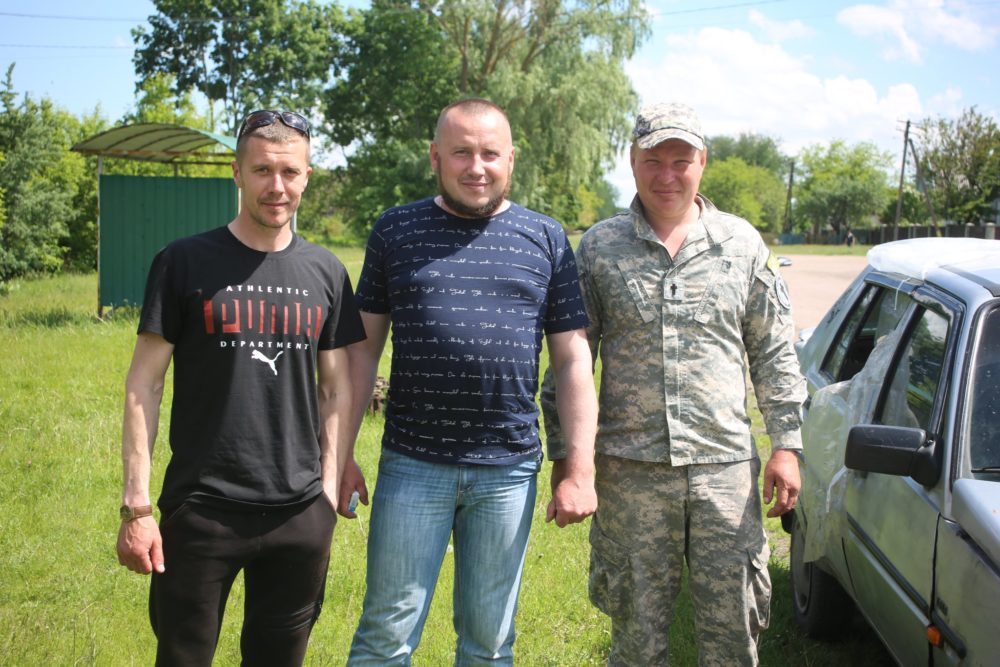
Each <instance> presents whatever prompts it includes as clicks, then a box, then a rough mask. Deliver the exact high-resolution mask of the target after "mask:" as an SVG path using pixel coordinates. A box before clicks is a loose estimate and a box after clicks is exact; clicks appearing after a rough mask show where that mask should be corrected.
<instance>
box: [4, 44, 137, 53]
mask: <svg viewBox="0 0 1000 667" xmlns="http://www.w3.org/2000/svg"><path fill="white" fill-rule="evenodd" d="M0 47H3V48H12V49H129V50H130V51H131V50H133V49H135V47H134V46H132V45H131V44H129V45H125V44H122V45H121V46H90V45H88V44H0Z"/></svg>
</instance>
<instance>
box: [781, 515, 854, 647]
mask: <svg viewBox="0 0 1000 667" xmlns="http://www.w3.org/2000/svg"><path fill="white" fill-rule="evenodd" d="M791 534H792V536H791V549H790V553H789V557H788V560H789V568H788V569H789V573H790V575H791V576H790V579H791V590H792V611H793V612H794V614H795V622H796V623H797V624H798V625H799V627H800V628H802V630H803V631H804V632H805V633H806V635H808V636H809V637H812V638H813V639H823V640H834V639H838V638H840V637H841V636H843V634H844V631H845V630H846V629H847V626H848V625H849V624H850V622H851V620H852V619H853V617H854V613H855V609H854V602H853V601H852V600H851V598H850V597H849V596H848V595H847V593H846V592H844V589H843V588H842V587H841V586H840V584H839V583H838V582H837V580H836V579H834V578H833V577H832V576H830V575H829V574H827V573H826V572H824V571H823V570H822V569H820V568H819V567H818V566H817V565H815V564H814V563H806V562H804V561H803V555H804V554H805V546H806V531H805V526H803V525H802V523H801V520H800V519H799V517H798V516H797V515H796V516H795V518H794V519H793V520H792V529H791Z"/></svg>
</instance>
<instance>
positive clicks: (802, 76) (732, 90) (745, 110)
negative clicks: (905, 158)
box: [608, 28, 923, 203]
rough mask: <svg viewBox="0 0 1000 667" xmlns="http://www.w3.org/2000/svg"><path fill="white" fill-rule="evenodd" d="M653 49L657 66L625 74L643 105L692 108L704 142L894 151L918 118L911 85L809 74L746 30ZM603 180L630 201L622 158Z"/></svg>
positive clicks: (673, 38) (637, 64) (669, 41)
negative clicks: (752, 137)
mask: <svg viewBox="0 0 1000 667" xmlns="http://www.w3.org/2000/svg"><path fill="white" fill-rule="evenodd" d="M657 46H663V47H665V49H663V50H661V49H656V51H661V52H662V53H663V55H662V56H661V57H659V58H658V59H657V60H656V61H651V60H635V61H633V62H631V63H630V64H629V66H628V68H627V71H628V74H629V76H630V77H631V78H632V82H633V85H634V87H635V89H636V91H638V93H639V95H640V96H641V97H642V103H643V104H650V103H654V102H665V101H673V100H676V101H684V102H685V103H687V104H690V105H691V106H692V107H694V108H695V109H696V110H697V112H698V115H699V116H700V118H701V122H702V127H703V129H704V131H705V133H706V134H707V135H709V136H712V135H720V134H725V135H730V136H733V135H738V134H740V133H741V132H752V133H757V134H764V135H767V136H770V137H774V138H775V139H777V140H779V141H780V142H781V149H782V151H783V152H785V153H787V154H789V155H795V154H797V153H798V152H799V151H801V150H802V149H803V148H804V147H806V146H808V145H811V144H816V143H819V144H826V143H828V142H830V141H832V140H834V139H843V140H845V141H847V142H848V143H856V142H859V141H870V142H873V143H875V144H876V145H877V146H878V147H879V148H881V149H882V150H892V151H893V152H899V150H900V149H901V135H900V134H899V132H898V124H899V121H900V120H903V119H906V118H919V117H920V116H921V114H922V113H923V110H922V105H921V101H920V96H919V95H918V93H917V89H916V88H915V87H914V86H913V85H911V84H909V83H898V84H896V85H894V86H891V87H890V88H888V90H879V89H878V88H876V86H874V85H873V84H872V83H870V82H869V81H867V80H865V79H862V78H850V77H847V76H837V77H834V78H823V77H820V76H818V75H817V74H815V73H814V72H813V71H811V69H810V67H812V61H811V59H809V58H804V57H803V58H800V57H796V56H793V55H791V54H790V53H789V52H787V51H786V50H784V49H783V48H782V47H781V46H778V45H775V44H766V43H763V42H760V41H758V40H757V39H755V38H754V37H753V36H752V35H751V34H750V33H748V32H746V31H743V30H727V29H721V28H705V29H703V30H700V31H698V32H694V33H685V34H673V35H670V36H668V37H667V38H666V39H665V40H664V41H663V43H662V44H661V45H657ZM709 159H711V157H710V158H709ZM608 179H609V181H611V183H612V184H613V185H615V187H617V188H618V190H619V192H620V194H621V196H620V197H619V202H620V203H624V202H625V201H627V200H628V198H630V197H631V193H633V192H634V191H635V186H634V184H633V182H632V175H631V170H630V168H629V165H628V156H627V154H623V155H622V157H621V159H620V160H619V162H618V164H617V165H616V168H615V171H614V172H613V173H612V174H611V175H609V177H608Z"/></svg>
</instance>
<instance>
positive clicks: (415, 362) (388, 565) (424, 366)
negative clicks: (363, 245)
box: [341, 99, 597, 665]
mask: <svg viewBox="0 0 1000 667" xmlns="http://www.w3.org/2000/svg"><path fill="white" fill-rule="evenodd" d="M430 160H431V165H432V167H433V169H434V172H435V173H436V174H437V179H438V189H439V191H440V194H439V195H438V196H436V197H434V198H428V199H425V200H421V201H418V202H414V203H411V204H407V205H405V206H400V207H397V208H393V209H390V210H388V211H386V212H385V213H384V214H383V215H382V216H381V217H380V218H379V220H378V221H377V222H376V223H375V226H374V228H373V229H372V233H371V236H370V237H369V242H368V249H367V253H366V257H365V265H364V268H363V270H362V275H361V279H360V281H359V284H358V290H357V300H358V306H359V308H360V310H361V313H362V318H363V320H364V323H365V330H366V333H367V336H368V340H367V341H366V342H365V343H363V344H358V345H355V346H353V347H352V349H351V369H352V370H351V372H352V376H353V377H354V378H355V382H356V385H357V386H358V387H361V388H362V389H364V388H365V387H367V389H368V393H367V394H366V393H365V392H364V391H361V392H360V393H359V395H370V391H371V388H372V387H373V386H374V382H375V375H376V371H377V368H378V360H379V357H380V356H381V353H382V349H383V347H384V346H385V341H386V337H387V335H388V332H389V326H390V323H391V325H392V350H393V352H392V371H391V377H390V382H389V396H388V402H387V404H386V421H385V433H384V435H383V439H382V455H381V460H380V462H379V476H378V483H377V486H376V489H375V494H374V498H373V506H372V512H371V528H370V532H369V538H368V575H367V591H366V595H365V602H364V610H363V612H362V617H361V622H360V625H359V627H358V630H357V633H356V634H355V636H354V642H353V644H352V646H351V655H350V658H349V660H348V664H350V665H388V664H409V660H410V654H411V653H412V651H413V650H414V649H415V648H416V646H417V644H418V642H419V641H420V634H421V631H422V629H423V624H424V620H425V619H426V616H427V610H428V608H429V607H430V602H431V597H432V595H433V593H434V587H435V585H436V583H437V577H438V573H439V571H440V568H441V563H442V560H443V559H444V555H445V552H446V550H447V548H448V543H449V540H453V541H454V552H455V595H454V607H455V608H454V618H455V630H456V632H457V634H458V641H457V647H456V658H455V662H456V664H482V663H495V664H511V663H512V661H513V643H514V612H515V611H516V606H517V596H518V590H519V585H520V579H521V570H522V567H523V564H524V554H525V550H526V547H527V539H528V532H529V529H530V527H531V516H532V512H533V509H534V504H535V480H536V476H537V472H538V469H539V465H540V460H541V443H540V439H539V433H538V408H537V406H536V404H535V394H536V390H537V388H538V365H539V353H540V351H541V347H542V338H543V336H544V337H546V339H547V341H548V345H549V351H550V356H551V361H552V366H553V368H554V370H555V374H556V377H557V381H558V383H559V388H560V394H559V396H560V399H561V401H560V404H559V411H560V416H561V418H562V422H563V423H564V424H567V425H570V429H571V431H572V433H571V434H568V435H567V441H568V442H569V443H571V444H570V446H569V448H568V452H567V456H566V458H565V459H562V460H558V461H555V462H554V464H553V470H552V492H553V494H552V495H553V498H552V502H551V503H550V504H549V506H548V509H547V512H546V517H547V519H548V520H553V519H554V520H555V521H556V524H557V525H559V526H560V527H562V526H565V525H567V524H570V523H576V522H579V521H582V520H583V519H584V518H586V517H587V516H589V515H590V514H592V513H593V512H594V510H595V509H596V505H597V501H596V496H595V493H594V477H593V447H594V436H595V432H596V415H597V403H596V398H595V394H594V385H593V380H592V376H591V358H590V349H589V347H588V346H587V339H586V336H585V334H584V331H585V327H586V325H587V316H586V312H585V310H584V307H583V302H582V300H581V296H580V288H579V282H578V277H577V272H576V265H575V262H574V259H573V251H572V249H571V248H570V245H569V242H568V241H567V239H566V235H565V233H564V231H563V229H562V227H561V226H560V225H559V224H558V223H557V222H555V221H554V220H552V219H551V218H549V217H546V216H544V215H541V214H538V213H535V212H534V211H529V210H528V209H525V208H523V207H521V206H518V205H517V204H514V203H512V202H510V201H508V199H507V194H508V191H509V186H510V176H511V172H512V170H513V167H514V148H513V145H512V140H511V132H510V125H509V124H508V121H507V117H506V115H505V114H504V112H503V110H501V109H500V108H499V107H497V106H496V105H495V104H493V103H492V102H488V101H486V100H479V99H471V100H463V101H461V102H457V103H455V104H453V105H451V106H449V107H447V108H445V109H444V111H442V112H441V115H440V117H439V119H438V126H437V131H436V133H435V137H434V142H433V143H432V144H431V147H430ZM363 407H364V406H360V405H359V406H357V410H356V412H357V415H356V419H357V420H358V422H360V419H361V414H362V411H363ZM355 490H356V491H358V493H359V494H360V495H361V499H362V501H367V489H366V487H365V483H364V476H363V475H362V474H361V471H360V469H359V468H358V467H357V465H356V464H353V463H352V462H349V463H348V467H347V470H346V472H345V476H344V479H343V482H342V486H341V498H342V499H343V500H344V502H343V503H342V504H341V508H342V509H341V513H342V514H343V515H344V516H347V517H349V518H350V517H353V516H354V514H353V512H351V511H350V510H349V509H346V508H347V502H346V500H347V497H348V496H350V494H351V492H352V491H355Z"/></svg>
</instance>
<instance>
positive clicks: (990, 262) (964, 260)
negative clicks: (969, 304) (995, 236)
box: [868, 238, 1000, 296]
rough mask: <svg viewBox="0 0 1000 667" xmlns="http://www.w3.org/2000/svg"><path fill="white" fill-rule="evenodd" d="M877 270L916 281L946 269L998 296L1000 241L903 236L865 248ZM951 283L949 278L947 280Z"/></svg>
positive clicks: (933, 276) (928, 277) (999, 284)
mask: <svg viewBox="0 0 1000 667" xmlns="http://www.w3.org/2000/svg"><path fill="white" fill-rule="evenodd" d="M868 263H869V264H870V265H871V267H872V268H873V269H875V270H877V271H881V272H884V273H893V274H897V275H900V276H902V277H904V278H910V279H914V280H919V281H925V280H930V281H931V282H939V281H938V279H936V278H935V274H937V272H938V271H947V272H950V273H952V274H955V275H956V276H961V277H962V278H964V279H966V280H968V281H970V282H973V283H975V284H977V285H979V286H981V287H983V288H985V289H986V290H987V291H989V292H990V293H991V294H992V295H993V296H1000V242H997V241H992V240H985V239H966V238H945V239H937V238H923V239H906V240H903V241H893V242H891V243H883V244H881V245H877V246H875V247H873V248H872V249H871V250H869V251H868ZM948 282H951V281H948Z"/></svg>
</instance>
